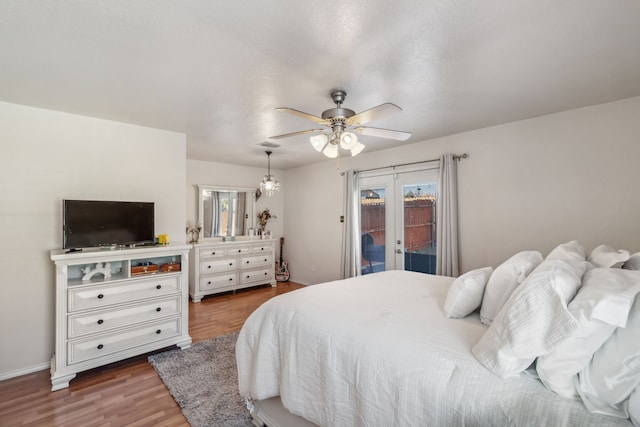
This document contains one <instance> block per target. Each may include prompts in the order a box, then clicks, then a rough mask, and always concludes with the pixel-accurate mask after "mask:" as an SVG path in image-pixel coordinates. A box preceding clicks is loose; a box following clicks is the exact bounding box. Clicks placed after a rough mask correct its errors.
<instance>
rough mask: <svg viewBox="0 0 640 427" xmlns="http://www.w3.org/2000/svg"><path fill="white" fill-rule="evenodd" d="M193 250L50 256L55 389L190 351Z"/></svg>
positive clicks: (171, 247)
mask: <svg viewBox="0 0 640 427" xmlns="http://www.w3.org/2000/svg"><path fill="white" fill-rule="evenodd" d="M190 249H191V246H189V245H162V246H155V247H146V248H140V247H136V248H131V249H125V248H123V249H120V250H117V251H114V250H111V251H104V250H100V249H97V250H91V249H88V250H84V251H77V252H69V253H68V252H66V251H65V250H64V249H61V250H54V251H51V259H52V260H53V261H54V263H55V266H56V314H55V315H56V327H55V330H56V337H55V354H54V355H53V358H52V359H51V390H52V391H55V390H60V389H63V388H66V387H69V381H71V380H72V379H73V378H74V377H75V376H76V374H77V373H78V372H82V371H85V370H87V369H92V368H95V367H98V366H102V365H106V364H109V363H113V362H116V361H119V360H122V359H126V358H129V357H132V356H136V355H139V354H144V353H148V352H150V351H153V350H157V349H160V348H164V347H169V346H172V345H177V346H179V347H180V348H187V347H189V346H190V345H191V337H190V336H189V313H188V303H189V287H188V283H189V271H188V269H189V267H188V266H189V251H190Z"/></svg>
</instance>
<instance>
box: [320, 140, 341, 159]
mask: <svg viewBox="0 0 640 427" xmlns="http://www.w3.org/2000/svg"><path fill="white" fill-rule="evenodd" d="M322 154H324V155H325V156H327V157H329V158H331V159H335V158H336V157H338V146H337V145H336V144H327V147H326V148H325V149H324V151H322Z"/></svg>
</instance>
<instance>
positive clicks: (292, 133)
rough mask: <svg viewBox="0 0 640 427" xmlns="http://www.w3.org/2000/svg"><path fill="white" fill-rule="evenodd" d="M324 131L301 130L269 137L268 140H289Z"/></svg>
mask: <svg viewBox="0 0 640 427" xmlns="http://www.w3.org/2000/svg"><path fill="white" fill-rule="evenodd" d="M324 131H326V129H309V130H301V131H298V132H291V133H285V134H282V135H276V136H270V137H269V139H281V138H289V137H290V136H297V135H304V134H306V133H315V132H324Z"/></svg>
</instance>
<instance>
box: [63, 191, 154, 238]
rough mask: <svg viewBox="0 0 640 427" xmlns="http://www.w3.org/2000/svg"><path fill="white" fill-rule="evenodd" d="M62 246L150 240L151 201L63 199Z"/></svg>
mask: <svg viewBox="0 0 640 427" xmlns="http://www.w3.org/2000/svg"><path fill="white" fill-rule="evenodd" d="M63 205H64V206H63V236H64V242H63V245H62V247H63V248H64V249H73V248H88V247H94V246H113V245H133V244H142V243H152V242H153V241H154V237H155V230H154V204H153V203H152V202H113V201H97V200H64V201H63Z"/></svg>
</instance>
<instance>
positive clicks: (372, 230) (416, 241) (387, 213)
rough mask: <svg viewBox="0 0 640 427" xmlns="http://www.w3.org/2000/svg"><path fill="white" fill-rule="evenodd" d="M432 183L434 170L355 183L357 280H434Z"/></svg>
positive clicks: (382, 175) (434, 189)
mask: <svg viewBox="0 0 640 427" xmlns="http://www.w3.org/2000/svg"><path fill="white" fill-rule="evenodd" d="M437 181H438V169H437V167H436V168H434V169H422V170H405V171H398V170H397V169H396V170H394V171H393V172H386V173H385V172H378V173H377V174H376V173H369V174H366V175H364V174H363V175H361V176H359V177H358V188H359V190H360V192H359V194H360V202H359V211H360V212H359V213H360V236H361V241H360V242H359V243H360V245H361V246H360V249H361V250H360V252H361V254H362V259H361V262H360V268H361V274H369V273H374V272H377V271H384V270H409V271H420V272H423V273H431V274H435V269H436V242H437V239H436V220H437V218H436V202H437V201H436V195H437Z"/></svg>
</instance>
